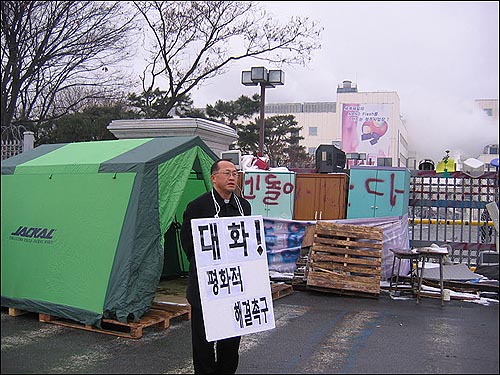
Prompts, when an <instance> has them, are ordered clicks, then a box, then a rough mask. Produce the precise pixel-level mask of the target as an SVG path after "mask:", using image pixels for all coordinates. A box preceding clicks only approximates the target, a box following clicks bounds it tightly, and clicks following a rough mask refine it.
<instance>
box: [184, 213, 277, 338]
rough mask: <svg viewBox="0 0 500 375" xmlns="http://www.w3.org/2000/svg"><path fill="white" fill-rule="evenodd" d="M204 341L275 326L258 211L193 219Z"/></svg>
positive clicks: (262, 231) (261, 226) (263, 238)
mask: <svg viewBox="0 0 500 375" xmlns="http://www.w3.org/2000/svg"><path fill="white" fill-rule="evenodd" d="M191 226H192V234H193V244H194V254H195V259H196V266H197V271H198V282H199V285H200V297H201V305H202V311H203V319H204V321H205V333H206V336H207V340H208V341H215V340H221V339H224V338H228V337H234V336H241V335H246V334H249V333H255V332H261V331H266V330H269V329H273V328H274V327H275V322H274V310H273V300H272V295H271V286H270V282H269V269H268V264H267V252H266V238H265V233H264V224H263V220H262V216H261V215H255V216H233V217H224V218H207V219H193V220H191Z"/></svg>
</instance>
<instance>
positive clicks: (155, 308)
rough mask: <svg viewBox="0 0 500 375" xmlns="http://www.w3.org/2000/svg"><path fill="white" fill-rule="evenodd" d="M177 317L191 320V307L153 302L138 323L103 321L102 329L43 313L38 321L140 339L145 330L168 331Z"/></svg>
mask: <svg viewBox="0 0 500 375" xmlns="http://www.w3.org/2000/svg"><path fill="white" fill-rule="evenodd" d="M176 317H180V318H181V319H183V320H190V319H191V306H189V305H184V304H182V305H181V304H175V303H168V302H153V304H152V306H151V308H150V309H149V310H148V311H147V312H146V313H145V314H144V315H143V316H142V317H141V318H140V319H139V321H138V322H126V323H124V322H120V321H118V320H113V319H102V320H101V328H98V327H94V326H91V325H87V324H82V323H79V322H75V321H72V320H69V319H63V318H59V317H56V316H52V315H49V314H42V313H40V314H39V318H38V320H39V321H40V322H45V323H52V324H57V325H61V326H65V327H72V328H78V329H83V330H86V331H92V332H98V333H104V334H108V335H114V336H120V337H126V338H132V339H139V338H141V337H142V334H143V329H144V328H146V327H151V326H157V327H160V328H164V329H166V328H168V327H170V320H171V319H173V318H176Z"/></svg>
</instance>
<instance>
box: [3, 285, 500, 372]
mask: <svg viewBox="0 0 500 375" xmlns="http://www.w3.org/2000/svg"><path fill="white" fill-rule="evenodd" d="M274 312H275V321H276V328H275V329H272V330H269V331H265V332H260V333H256V334H250V335H246V336H243V338H242V343H241V347H240V365H239V368H238V372H237V373H262V374H264V373H265V374H271V373H281V374H284V373H287V374H291V373H330V374H331V373H385V374H391V373H398V374H400V373H427V374H429V373H448V374H450V373H467V374H474V373H476V374H489V373H491V374H498V373H499V366H498V357H499V347H498V345H499V340H498V336H499V330H498V328H499V327H498V321H499V313H498V302H493V301H492V302H491V303H490V304H489V305H483V304H479V303H474V302H467V301H462V300H451V301H449V302H446V303H445V305H444V306H441V301H440V300H439V299H434V298H423V299H421V302H420V303H419V304H416V303H415V299H414V298H412V297H410V298H402V299H391V298H390V296H389V295H388V294H387V292H384V291H383V292H382V293H381V295H380V297H379V298H378V299H377V298H362V297H350V296H339V295H336V294H329V293H322V292H315V291H310V290H298V291H297V290H296V291H294V292H293V293H292V294H290V295H288V296H285V297H283V298H280V299H277V300H275V301H274ZM1 329H2V331H1V373H2V374H13V373H24V374H29V373H39V374H48V373H52V374H56V373H66V374H68V373H92V374H104V373H120V374H140V373H158V374H160V373H163V374H174V373H184V374H185V373H192V372H193V367H192V363H191V344H190V330H191V328H190V323H189V321H186V320H181V319H177V318H176V319H172V321H171V325H170V327H169V328H167V329H163V328H158V327H147V328H144V331H143V336H142V338H140V339H130V338H122V337H117V336H112V335H106V334H102V333H96V332H89V331H85V330H80V329H75V328H68V327H62V326H58V325H54V324H49V323H44V322H39V321H38V314H34V313H27V314H24V315H20V316H16V317H13V316H9V315H8V311H7V310H6V309H4V308H2V319H1Z"/></svg>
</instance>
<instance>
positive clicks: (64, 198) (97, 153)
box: [1, 137, 217, 325]
mask: <svg viewBox="0 0 500 375" xmlns="http://www.w3.org/2000/svg"><path fill="white" fill-rule="evenodd" d="M216 159H217V156H216V155H215V154H214V153H213V152H212V151H211V150H210V149H209V148H208V146H207V145H206V144H205V143H204V142H203V141H202V140H201V139H200V138H199V137H162V138H148V139H128V140H115V141H100V142H82V143H72V144H64V145H45V146H40V147H37V148H35V149H33V150H30V151H27V152H25V153H23V154H20V155H18V156H15V157H12V158H10V159H7V160H4V161H2V189H1V204H2V207H1V215H2V216H1V219H2V222H1V245H2V247H1V262H2V263H1V272H2V274H1V282H2V284H1V302H2V306H7V307H14V308H19V309H24V310H28V311H34V312H40V313H47V314H51V315H55V316H59V317H62V318H67V319H72V320H75V321H79V322H81V323H84V324H91V325H98V324H99V321H100V319H101V318H102V317H106V318H111V319H118V320H120V321H123V322H124V321H126V320H127V319H129V318H133V319H134V320H138V319H139V318H140V317H141V316H142V315H143V314H144V313H145V312H146V311H147V310H148V309H149V307H150V306H151V303H152V301H153V298H154V296H155V293H156V286H157V285H158V281H159V279H160V277H161V275H162V270H163V269H164V268H165V264H164V252H165V251H167V252H168V257H166V258H167V259H168V260H171V259H173V260H175V261H176V262H178V264H176V265H172V264H170V263H169V264H168V267H169V269H170V270H173V271H169V272H174V271H179V270H181V271H182V270H185V267H186V266H187V262H186V260H185V259H183V258H182V255H183V254H181V252H180V251H179V248H178V246H177V247H176V248H173V247H172V246H171V244H170V245H168V246H167V244H164V238H165V237H164V236H165V234H166V233H167V231H169V229H171V228H172V226H175V225H178V224H179V223H180V221H182V212H183V211H184V209H185V206H186V205H187V202H189V201H190V200H191V199H193V198H195V197H196V196H197V195H198V194H199V193H200V192H202V191H207V190H209V189H210V188H211V182H210V167H211V165H212V163H213V162H214V160H216ZM167 237H168V236H167ZM171 252H176V254H178V256H177V258H175V257H172V256H171Z"/></svg>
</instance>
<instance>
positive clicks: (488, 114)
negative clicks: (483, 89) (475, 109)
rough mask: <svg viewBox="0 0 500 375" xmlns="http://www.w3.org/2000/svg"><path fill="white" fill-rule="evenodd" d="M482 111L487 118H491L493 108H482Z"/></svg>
mask: <svg viewBox="0 0 500 375" xmlns="http://www.w3.org/2000/svg"><path fill="white" fill-rule="evenodd" d="M483 111H484V113H486V115H487V116H489V117H493V108H484V109H483Z"/></svg>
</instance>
